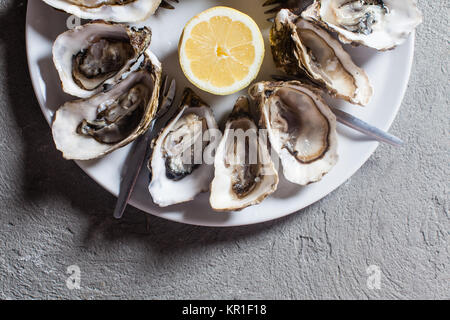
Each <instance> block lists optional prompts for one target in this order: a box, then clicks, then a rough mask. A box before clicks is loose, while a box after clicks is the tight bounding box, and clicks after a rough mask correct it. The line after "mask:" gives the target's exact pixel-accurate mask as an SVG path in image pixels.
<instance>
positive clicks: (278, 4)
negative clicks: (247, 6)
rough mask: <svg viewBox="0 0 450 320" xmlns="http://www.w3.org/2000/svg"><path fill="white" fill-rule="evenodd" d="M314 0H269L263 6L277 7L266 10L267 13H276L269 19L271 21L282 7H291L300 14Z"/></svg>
mask: <svg viewBox="0 0 450 320" xmlns="http://www.w3.org/2000/svg"><path fill="white" fill-rule="evenodd" d="M312 2H313V1H312V0H267V1H266V2H264V3H263V7H268V6H272V5H274V6H275V7H273V8H271V9H268V10H267V11H265V12H264V13H265V14H270V15H274V16H272V17H271V18H269V19H267V20H268V21H270V22H273V21H274V20H275V15H276V14H277V13H278V11H280V10H281V9H290V10H292V11H293V12H294V13H295V14H298V15H299V14H300V13H301V12H302V11H303V10H305V9H306V8H307V7H308V6H309V5H310V4H311V3H312Z"/></svg>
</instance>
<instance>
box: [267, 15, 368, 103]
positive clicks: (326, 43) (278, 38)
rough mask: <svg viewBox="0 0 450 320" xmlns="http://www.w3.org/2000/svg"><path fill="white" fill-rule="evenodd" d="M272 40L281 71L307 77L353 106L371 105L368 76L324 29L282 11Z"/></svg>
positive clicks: (277, 18) (276, 22)
mask: <svg viewBox="0 0 450 320" xmlns="http://www.w3.org/2000/svg"><path fill="white" fill-rule="evenodd" d="M270 38H271V46H272V53H273V57H274V60H275V63H276V65H277V67H278V68H279V69H281V70H283V71H284V72H286V73H287V74H289V75H293V76H302V75H305V74H306V75H307V76H308V77H309V78H311V79H312V80H313V81H315V82H317V83H318V84H319V85H321V86H324V87H326V88H327V89H328V92H329V93H330V94H331V95H333V96H336V97H339V98H343V99H345V100H347V101H349V102H351V103H354V104H359V105H366V104H367V103H369V101H370V98H371V97H372V95H373V89H372V86H371V85H370V82H369V78H368V77H367V75H366V73H365V72H364V70H362V69H361V68H359V67H358V66H357V65H356V64H355V63H354V62H353V60H352V58H351V57H350V55H349V54H348V53H347V52H346V51H345V50H344V48H343V47H342V45H341V44H340V43H339V41H337V40H335V39H334V38H333V37H331V35H330V34H329V33H328V32H327V31H325V30H324V29H322V28H320V27H317V26H315V25H314V24H312V23H309V22H308V21H306V20H304V19H302V18H300V17H298V16H296V15H295V14H293V13H291V12H290V11H289V10H287V9H283V10H281V11H280V12H279V13H278V15H277V17H276V19H275V23H274V25H273V28H272V31H271V37H270Z"/></svg>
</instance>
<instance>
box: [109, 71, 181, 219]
mask: <svg viewBox="0 0 450 320" xmlns="http://www.w3.org/2000/svg"><path fill="white" fill-rule="evenodd" d="M175 94H176V82H175V80H172V81H170V85H169V81H168V77H167V76H165V77H164V79H163V81H162V85H161V90H160V99H159V103H160V104H159V106H160V107H159V110H158V112H157V113H156V116H155V118H154V119H153V120H152V122H151V124H150V128H149V129H148V131H147V132H146V133H145V134H144V135H142V136H140V137H139V138H138V139H137V140H136V142H135V143H134V146H133V148H132V150H131V152H130V155H129V156H128V158H127V162H126V163H125V166H124V168H123V179H122V182H121V184H120V193H119V197H118V199H117V204H116V208H115V209H114V218H116V219H120V218H122V216H123V213H124V211H125V209H126V207H127V204H128V201H130V198H131V194H132V193H133V190H134V187H135V186H136V182H137V178H138V177H139V173H140V172H141V170H142V167H143V166H144V164H145V162H146V161H148V158H149V157H150V156H149V154H150V152H151V147H150V143H151V141H152V140H153V138H154V137H155V135H157V134H158V133H159V128H157V126H156V124H157V123H159V122H164V121H162V118H165V116H166V115H167V114H168V111H169V110H170V107H171V106H172V104H173V101H174V99H175Z"/></svg>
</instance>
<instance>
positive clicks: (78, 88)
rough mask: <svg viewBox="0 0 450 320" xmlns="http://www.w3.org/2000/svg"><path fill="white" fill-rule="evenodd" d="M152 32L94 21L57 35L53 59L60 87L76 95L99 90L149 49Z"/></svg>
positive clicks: (127, 69)
mask: <svg viewBox="0 0 450 320" xmlns="http://www.w3.org/2000/svg"><path fill="white" fill-rule="evenodd" d="M150 40H151V31H150V30H149V29H147V28H145V27H144V28H141V29H135V28H130V27H128V26H126V25H123V24H116V23H108V22H105V21H93V22H91V23H88V24H85V25H83V26H80V27H77V28H75V29H73V30H69V31H66V32H64V33H63V34H61V35H60V36H58V38H57V39H56V41H55V43H54V45H53V62H54V64H55V67H56V69H57V71H58V74H59V77H60V79H61V84H62V87H63V90H64V91H65V92H66V93H68V94H71V95H73V96H76V97H79V98H88V97H91V96H93V95H94V94H96V93H98V92H100V91H102V89H103V85H104V84H114V83H115V82H117V81H118V80H119V79H120V77H121V76H122V75H123V74H124V73H126V72H127V71H129V70H130V68H131V66H132V65H133V64H135V62H136V61H137V60H138V58H139V57H140V56H141V55H142V53H143V52H144V51H145V50H146V49H147V48H148V46H149V45H150Z"/></svg>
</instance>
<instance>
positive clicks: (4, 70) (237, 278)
mask: <svg viewBox="0 0 450 320" xmlns="http://www.w3.org/2000/svg"><path fill="white" fill-rule="evenodd" d="M32 1H36V0H32ZM419 5H420V7H421V9H422V10H423V12H424V14H425V23H424V24H423V25H422V26H421V27H420V28H419V30H418V35H417V43H416V45H417V53H416V58H415V63H414V69H413V73H412V77H411V81H410V83H409V88H408V92H407V95H406V98H405V100H404V103H403V106H402V109H401V112H400V114H399V115H398V117H397V120H396V122H395V125H394V126H393V128H392V132H393V133H394V134H396V135H398V136H400V137H402V138H403V139H405V140H406V141H407V143H408V144H407V146H406V147H404V148H402V149H395V148H392V147H388V146H384V145H383V146H381V147H380V148H379V149H378V150H377V152H376V153H375V154H374V156H373V157H372V158H371V159H370V160H369V161H368V162H367V163H366V165H364V167H363V168H362V169H361V170H360V171H359V172H358V173H357V174H356V175H355V176H354V177H353V178H352V179H351V180H350V181H348V182H347V183H345V184H344V185H343V186H341V187H340V188H339V189H338V190H337V191H336V192H334V193H332V194H331V195H330V196H328V197H327V198H325V199H324V200H322V201H320V202H319V203H316V204H315V205H313V206H311V207H310V208H308V209H306V210H303V211H302V212H301V213H298V214H294V215H291V216H289V217H287V218H285V219H282V220H279V221H274V222H271V223H266V224H263V225H256V226H251V227H243V228H234V229H209V228H200V227H192V226H186V225H181V224H176V223H171V222H167V221H164V220H161V219H157V218H154V217H151V216H147V215H145V214H143V213H142V212H139V211H137V210H134V209H129V210H128V211H127V214H126V218H125V219H124V220H122V221H114V220H113V219H112V218H111V212H112V209H113V206H114V202H115V199H114V198H113V197H112V196H111V195H109V194H108V193H107V192H106V191H104V190H103V189H101V188H100V187H99V186H98V185H96V184H95V183H94V182H93V181H92V180H90V179H89V178H88V177H87V176H86V175H85V174H84V173H83V172H82V171H81V170H80V169H79V168H78V167H77V166H76V165H75V164H74V163H72V162H67V161H64V160H62V158H61V157H60V155H59V154H58V153H57V152H56V151H55V148H54V146H53V143H52V139H51V136H50V131H49V128H48V126H47V123H46V122H45V120H44V118H43V116H42V114H41V112H40V110H39V106H38V104H37V102H36V100H35V96H34V93H33V90H32V87H31V84H30V81H29V75H28V71H27V62H26V57H25V46H24V24H25V12H26V1H14V0H1V1H0V44H1V45H0V102H1V117H0V139H1V140H0V150H1V151H0V163H1V167H0V214H1V217H0V298H2V299H32V298H33V299H34V298H48V299H66V298H75V299H94V298H100V299H113V298H120V299H128V298H137V299H166V298H179V299H180V298H183V299H184V298H200V299H202V298H214V299H222V298H225V299H235V298H238V299H240V298H251V299H272V298H273V299H316V298H318V299H325V298H327V299H328V298H330V299H342V298H348V299H380V298H388V299H408V298H414V299H417V298H424V299H432V298H438V299H444V298H446V299H449V298H450V285H449V284H450V270H449V230H450V228H449V226H450V224H449V196H448V192H449V190H448V187H449V178H448V177H449V150H450V148H449V129H450V126H449V102H448V100H449V87H448V83H449V76H448V66H449V30H450V29H449V21H448V16H449V13H450V12H449V1H447V0H445V1H428V0H420V1H419ZM71 265H78V266H79V267H80V270H81V288H80V289H79V290H70V289H68V287H67V286H66V279H67V277H68V275H67V274H66V271H67V267H68V266H71ZM371 265H375V266H378V267H379V270H380V271H381V283H380V289H376V288H375V289H374V290H372V289H370V288H369V287H368V285H367V281H368V276H369V275H368V273H367V268H368V267H369V266H371ZM371 270H372V269H369V274H370V273H371V272H372V271H371ZM374 274H375V273H372V278H370V279H374V278H373V275H374ZM369 282H370V281H369ZM371 283H372V282H371Z"/></svg>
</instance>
